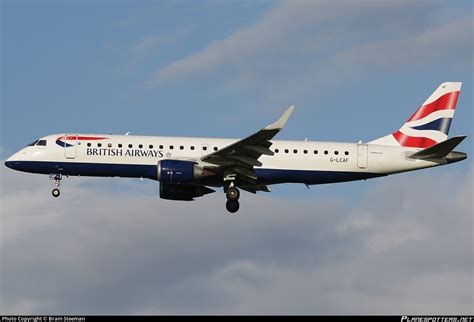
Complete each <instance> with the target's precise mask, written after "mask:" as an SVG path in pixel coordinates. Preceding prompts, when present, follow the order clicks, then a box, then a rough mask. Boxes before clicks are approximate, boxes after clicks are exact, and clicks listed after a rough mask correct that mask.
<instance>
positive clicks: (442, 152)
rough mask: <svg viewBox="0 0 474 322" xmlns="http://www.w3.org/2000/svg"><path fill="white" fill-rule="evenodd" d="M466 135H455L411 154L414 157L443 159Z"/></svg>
mask: <svg viewBox="0 0 474 322" xmlns="http://www.w3.org/2000/svg"><path fill="white" fill-rule="evenodd" d="M465 138H466V136H455V137H452V138H450V139H447V140H446V141H443V142H440V143H438V144H435V145H433V146H431V147H429V148H426V149H424V150H421V151H418V152H415V153H413V154H412V155H410V156H409V158H412V159H422V160H426V159H441V158H444V157H446V156H447V155H448V154H449V153H450V152H451V151H452V150H453V149H454V148H455V147H457V146H458V144H459V143H461V142H462V140H464V139H465Z"/></svg>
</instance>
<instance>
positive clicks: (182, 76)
mask: <svg viewBox="0 0 474 322" xmlns="http://www.w3.org/2000/svg"><path fill="white" fill-rule="evenodd" d="M440 16H443V17H444V19H440ZM471 43H472V16H471V15H468V14H465V13H461V12H454V11H453V13H451V14H446V13H445V12H444V11H442V10H441V9H439V8H437V7H434V6H432V5H431V4H429V3H427V2H383V3H378V2H372V1H368V2H355V1H343V2H334V1H329V2H328V1H284V2H281V3H280V4H279V5H277V6H275V7H274V8H273V9H272V10H270V11H268V12H266V13H265V14H264V15H263V16H262V18H261V19H260V20H259V21H258V22H257V23H255V24H254V25H251V26H247V27H244V28H242V29H240V30H237V31H235V32H234V33H233V34H231V35H230V36H228V37H227V38H225V39H222V40H217V41H215V42H213V43H210V44H209V45H208V46H207V48H204V49H203V50H201V51H200V52H197V53H195V54H193V55H191V56H189V57H186V58H183V59H180V60H177V61H175V62H174V63H171V64H169V65H167V66H165V67H162V68H160V69H159V70H157V71H155V72H154V73H153V76H152V77H151V78H150V80H149V81H148V84H149V85H151V86H159V85H161V84H164V83H169V82H183V81H186V80H189V79H195V78H205V77H208V76H209V75H213V74H215V73H219V72H220V73H221V74H220V76H219V77H218V78H219V79H220V80H223V81H224V82H225V83H226V84H227V86H230V87H231V88H233V89H242V88H244V89H245V88H246V89H256V90H258V91H259V92H262V93H263V95H265V96H268V97H270V98H271V97H273V96H275V97H279V96H290V97H292V96H297V95H299V94H303V93H305V92H307V91H309V90H311V91H314V90H315V89H316V88H319V89H321V88H322V87H326V86H328V85H330V84H334V83H338V82H341V81H344V82H347V81H350V80H352V81H353V80H355V79H357V77H360V76H359V73H358V72H361V71H364V75H368V74H369V73H376V72H384V71H398V70H411V69H412V68H417V69H418V70H422V69H423V68H424V67H427V66H443V65H445V64H448V65H449V67H450V68H452V67H453V66H454V67H457V68H472V67H471V56H472V48H471ZM289 84H291V86H289ZM295 84H297V86H296V85H295ZM282 93H283V94H282Z"/></svg>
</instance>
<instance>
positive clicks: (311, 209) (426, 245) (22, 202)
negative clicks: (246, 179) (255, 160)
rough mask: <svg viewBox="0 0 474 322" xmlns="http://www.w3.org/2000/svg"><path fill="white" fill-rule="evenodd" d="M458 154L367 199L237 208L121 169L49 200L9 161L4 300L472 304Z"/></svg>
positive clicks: (34, 178)
mask: <svg viewBox="0 0 474 322" xmlns="http://www.w3.org/2000/svg"><path fill="white" fill-rule="evenodd" d="M451 167H452V168H451V169H450V170H449V171H446V172H444V174H440V172H439V171H440V170H439V169H431V170H427V171H423V172H420V173H417V174H405V175H398V176H393V177H388V178H383V179H377V181H376V184H375V186H374V187H373V188H371V189H369V190H367V192H366V195H365V197H364V198H363V199H362V200H360V203H358V204H350V202H353V201H350V200H344V199H336V200H327V199H324V198H318V197H317V194H315V195H314V196H313V197H312V198H308V199H299V200H295V199H287V200H282V199H277V198H272V197H271V195H265V194H262V195H258V196H253V195H250V194H244V195H243V196H242V206H241V211H240V212H239V214H238V215H228V214H227V213H226V211H225V209H224V196H223V195H222V194H217V193H216V194H213V195H210V196H209V197H207V198H203V199H200V200H198V201H195V202H193V203H186V202H172V201H164V200H160V199H158V198H157V197H156V196H154V195H153V194H150V193H149V192H147V193H145V190H146V189H154V187H155V185H154V183H151V182H150V183H149V184H145V185H140V183H139V181H127V180H125V181H123V180H118V179H117V180H111V183H112V181H113V184H115V185H119V186H121V188H120V189H110V188H107V185H106V186H104V185H100V184H98V183H99V182H102V180H106V179H84V178H82V179H80V178H69V179H65V181H64V182H63V191H62V195H61V197H60V198H59V199H53V198H52V197H51V196H50V191H49V190H50V188H51V187H50V186H49V184H48V182H47V181H48V179H47V177H45V176H40V175H28V174H22V173H16V172H13V171H11V170H9V169H5V168H3V167H2V169H0V174H1V178H2V186H3V189H2V192H1V197H0V201H1V237H0V242H1V244H0V251H1V253H0V254H1V257H0V290H1V293H0V311H1V312H2V313H3V314H19V313H28V314H52V313H60V314H67V313H69V314H104V313H105V314H107V313H109V314H112V313H113V314H133V313H135V314H153V313H155V314H161V313H163V314H170V313H182V314H218V313H231V314H246V313H249V314H251V313H261V314H264V313H275V314H278V313H282V314H284V313H286V314H291V313H295V314H305V313H313V314H314V313H317V314H368V313H385V314H401V312H403V313H413V314H417V313H418V314H422V313H426V312H431V313H432V314H450V313H451V314H454V313H456V314H460V313H461V314H468V313H470V314H472V313H473V311H472V302H473V298H472V296H473V295H472V288H471V285H472V282H473V275H472V272H473V263H472V260H471V258H472V251H473V249H472V224H473V223H472V211H473V205H472V201H471V196H472V192H473V191H472V180H473V170H474V165H473V164H471V167H470V171H469V173H467V174H466V173H460V172H459V170H456V168H455V166H451ZM441 173H442V172H441ZM6 187H8V189H5V188H6ZM359 188H360V186H357V187H355V186H354V189H359ZM318 189H324V186H320V187H318ZM155 191H156V190H155ZM142 192H143V193H142ZM153 193H154V192H153ZM269 196H270V197H269Z"/></svg>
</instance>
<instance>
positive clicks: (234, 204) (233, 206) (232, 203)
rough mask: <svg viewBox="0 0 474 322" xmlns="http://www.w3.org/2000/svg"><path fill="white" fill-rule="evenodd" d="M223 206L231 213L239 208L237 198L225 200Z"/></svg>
mask: <svg viewBox="0 0 474 322" xmlns="http://www.w3.org/2000/svg"><path fill="white" fill-rule="evenodd" d="M225 207H226V208H227V211H228V212H230V213H232V214H233V213H236V212H237V211H238V210H239V208H240V204H239V202H238V201H237V200H227V202H226V204H225Z"/></svg>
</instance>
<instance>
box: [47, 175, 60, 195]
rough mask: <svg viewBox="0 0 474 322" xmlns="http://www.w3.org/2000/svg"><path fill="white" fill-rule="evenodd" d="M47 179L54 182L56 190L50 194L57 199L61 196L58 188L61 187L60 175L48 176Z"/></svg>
mask: <svg viewBox="0 0 474 322" xmlns="http://www.w3.org/2000/svg"><path fill="white" fill-rule="evenodd" d="M49 179H50V180H52V181H54V185H55V186H56V188H54V189H53V190H52V191H51V194H52V195H53V197H55V198H57V197H59V195H60V194H61V191H60V190H59V186H60V185H61V179H62V175H61V174H60V173H59V174H50V175H49Z"/></svg>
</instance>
